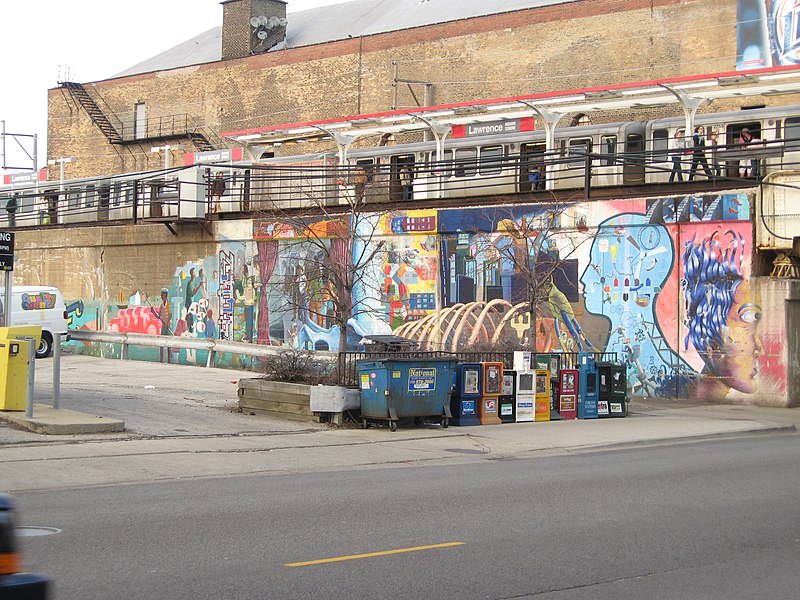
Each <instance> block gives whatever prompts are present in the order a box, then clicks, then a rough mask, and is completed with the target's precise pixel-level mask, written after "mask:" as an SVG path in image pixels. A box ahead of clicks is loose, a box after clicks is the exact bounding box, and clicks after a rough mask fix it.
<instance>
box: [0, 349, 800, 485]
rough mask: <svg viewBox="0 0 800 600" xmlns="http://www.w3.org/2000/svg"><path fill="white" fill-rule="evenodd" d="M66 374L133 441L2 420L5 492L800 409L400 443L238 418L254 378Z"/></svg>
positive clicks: (491, 455)
mask: <svg viewBox="0 0 800 600" xmlns="http://www.w3.org/2000/svg"><path fill="white" fill-rule="evenodd" d="M43 362H44V363H45V364H41V363H43ZM40 364H41V366H40ZM48 364H52V361H51V360H48V361H38V362H37V369H38V372H37V378H36V380H37V386H40V387H39V388H38V392H37V398H39V399H40V400H38V401H41V400H44V399H45V398H46V397H47V391H48V390H47V389H45V388H44V385H46V384H44V383H43V384H41V385H40V383H39V382H40V375H41V376H42V381H43V382H46V381H48V380H47V378H48V377H52V376H51V375H50V374H49V373H48V372H47V365H48ZM63 367H64V368H63V369H62V384H61V385H62V407H64V408H66V409H68V410H72V409H75V410H76V411H78V412H86V413H88V414H91V415H97V416H100V417H103V418H104V419H120V420H123V421H125V422H126V426H127V429H126V431H124V432H115V433H106V434H96V433H90V434H80V435H75V434H73V435H63V436H48V435H42V434H37V433H31V432H28V431H19V430H17V429H13V428H11V427H9V426H8V425H6V424H3V422H2V420H3V417H2V416H1V415H2V413H0V448H2V452H0V491H9V492H15V491H17V492H18V491H24V490H42V489H59V488H70V487H76V486H79V487H86V486H92V485H109V484H119V483H142V482H148V481H157V480H165V479H178V478H188V477H222V476H236V475H249V474H254V473H263V474H287V473H296V472H308V471H336V470H343V469H352V468H362V469H363V468H379V467H380V468H386V467H392V466H409V465H412V466H417V465H451V464H458V463H464V462H475V461H482V460H499V459H507V458H520V457H529V456H536V455H553V454H568V453H574V452H583V451H590V450H597V449H600V448H614V447H620V446H628V445H641V444H657V443H667V442H675V441H680V440H699V439H707V438H713V437H728V436H735V435H753V434H758V433H780V432H785V433H789V432H795V431H796V427H797V425H798V423H800V409H771V408H756V407H744V406H728V405H724V406H717V405H703V406H694V405H689V404H685V403H673V402H669V401H647V402H634V403H632V405H631V414H630V416H629V417H627V418H625V419H603V420H598V421H555V422H549V423H515V424H504V425H496V426H482V427H463V428H461V427H450V428H448V429H442V428H440V427H439V426H437V425H430V426H423V427H418V428H414V427H409V428H403V427H402V426H401V427H400V428H399V429H398V431H396V432H394V433H392V432H390V431H389V430H388V428H385V427H371V428H369V429H366V430H363V429H358V428H353V427H345V428H340V429H339V428H331V427H328V426H326V425H320V424H315V423H296V422H289V421H283V420H281V419H275V418H270V417H264V416H250V415H244V414H241V413H238V412H236V410H235V407H236V400H237V398H236V385H235V383H236V382H237V381H238V378H239V377H242V376H245V377H248V376H255V375H254V374H252V373H242V372H235V371H225V370H221V369H205V368H193V367H181V366H175V365H159V364H151V363H131V362H128V361H125V362H123V361H107V360H102V359H94V358H87V357H80V356H66V357H64V363H63ZM145 382H147V383H145ZM146 387H147V389H145V388H146ZM65 414H66V413H65ZM131 423H133V424H135V427H132V426H131ZM176 425H180V427H176Z"/></svg>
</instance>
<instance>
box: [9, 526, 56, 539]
mask: <svg viewBox="0 0 800 600" xmlns="http://www.w3.org/2000/svg"><path fill="white" fill-rule="evenodd" d="M16 531H17V536H18V537H36V536H39V535H53V534H54V533H61V530H60V529H56V528H55V527H17V528H16Z"/></svg>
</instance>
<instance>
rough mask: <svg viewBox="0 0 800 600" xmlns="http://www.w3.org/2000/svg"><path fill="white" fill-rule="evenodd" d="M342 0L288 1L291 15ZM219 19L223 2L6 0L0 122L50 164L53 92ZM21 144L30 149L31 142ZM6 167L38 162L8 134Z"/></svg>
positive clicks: (0, 20)
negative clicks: (35, 146) (49, 105)
mask: <svg viewBox="0 0 800 600" xmlns="http://www.w3.org/2000/svg"><path fill="white" fill-rule="evenodd" d="M345 1H346V0H288V3H289V11H290V12H293V11H298V10H305V9H307V8H314V7H317V6H324V5H327V4H338V3H340V2H345ZM221 24H222V6H220V4H219V0H136V2H118V1H117V2H115V1H109V0H39V1H38V2H32V1H30V0H27V1H26V0H17V1H13V2H12V1H9V0H6V1H5V2H3V8H2V12H0V64H1V65H2V66H1V67H0V70H1V71H2V78H3V86H2V91H0V120H4V121H5V130H6V133H18V134H28V135H31V134H36V135H37V136H38V144H39V152H38V155H39V160H38V166H39V168H43V167H46V166H47V164H46V161H47V154H46V150H45V146H46V143H47V142H46V137H47V90H48V89H50V88H54V87H57V86H58V82H59V81H65V80H68V79H69V80H72V81H80V82H89V81H97V80H101V79H106V78H108V77H111V76H112V75H114V74H116V73H119V72H120V71H123V70H124V69H126V68H128V67H131V66H133V65H135V64H137V63H139V62H141V61H143V60H145V59H147V58H150V57H151V56H155V55H156V54H158V53H160V52H163V51H164V50H167V49H169V48H171V47H173V46H176V45H177V44H179V43H181V42H184V41H186V40H187V39H189V38H191V37H193V36H195V35H197V34H199V33H202V32H204V31H207V30H209V29H211V28H212V27H216V26H218V25H221ZM23 141H24V143H25V145H26V146H27V149H28V151H31V142H32V140H31V139H30V138H25V139H24V140H23ZM6 164H8V165H10V166H16V167H25V168H32V166H33V164H32V161H31V160H30V159H29V158H28V157H27V156H26V155H25V153H24V152H23V151H22V150H21V149H19V147H18V146H17V145H16V143H15V142H14V140H13V139H12V138H11V137H8V136H7V137H6ZM0 167H2V163H0ZM0 172H4V173H5V172H10V170H6V171H3V170H2V169H0Z"/></svg>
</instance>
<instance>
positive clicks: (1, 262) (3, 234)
mask: <svg viewBox="0 0 800 600" xmlns="http://www.w3.org/2000/svg"><path fill="white" fill-rule="evenodd" d="M13 270H14V234H13V233H11V232H9V231H0V271H13Z"/></svg>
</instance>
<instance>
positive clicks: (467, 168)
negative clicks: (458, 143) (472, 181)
mask: <svg viewBox="0 0 800 600" xmlns="http://www.w3.org/2000/svg"><path fill="white" fill-rule="evenodd" d="M477 163H478V151H477V150H476V149H475V148H458V149H457V150H456V162H455V175H456V177H475V175H476V174H477V173H478V169H477V166H478V165H477Z"/></svg>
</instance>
